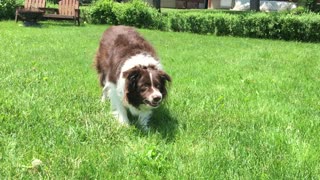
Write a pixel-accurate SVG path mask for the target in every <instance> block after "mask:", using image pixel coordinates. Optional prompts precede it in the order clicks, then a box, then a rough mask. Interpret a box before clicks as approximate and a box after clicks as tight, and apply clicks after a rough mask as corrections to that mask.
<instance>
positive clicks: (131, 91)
mask: <svg viewBox="0 0 320 180" xmlns="http://www.w3.org/2000/svg"><path fill="white" fill-rule="evenodd" d="M123 78H125V79H126V85H125V94H126V98H127V101H128V103H129V104H131V105H133V106H135V107H137V108H139V107H140V105H146V106H147V107H148V108H156V107H158V106H159V105H160V104H161V102H162V100H163V99H164V98H165V97H166V95H167V89H166V82H167V81H168V82H171V78H170V76H169V75H168V74H167V73H165V72H164V71H162V70H159V69H157V68H155V67H154V66H136V67H134V68H131V69H129V70H127V71H125V72H124V73H123Z"/></svg>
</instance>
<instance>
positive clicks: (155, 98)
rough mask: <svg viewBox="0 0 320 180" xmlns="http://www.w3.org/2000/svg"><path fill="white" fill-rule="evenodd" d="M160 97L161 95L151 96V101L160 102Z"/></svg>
mask: <svg viewBox="0 0 320 180" xmlns="http://www.w3.org/2000/svg"><path fill="white" fill-rule="evenodd" d="M161 99H162V97H161V96H156V97H153V102H155V103H158V102H160V101H161Z"/></svg>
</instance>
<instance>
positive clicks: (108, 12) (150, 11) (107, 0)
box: [88, 0, 166, 29]
mask: <svg viewBox="0 0 320 180" xmlns="http://www.w3.org/2000/svg"><path fill="white" fill-rule="evenodd" d="M88 14H89V19H88V21H89V22H92V23H95V24H98V23H99V24H115V25H117V24H123V25H130V26H136V27H141V28H150V29H164V28H165V27H166V24H165V21H164V19H165V17H164V16H161V14H160V13H159V12H158V11H157V10H156V9H154V8H152V7H151V6H149V5H148V4H147V3H146V2H143V1H140V0H131V1H130V2H128V3H118V2H114V1H113V0H99V1H97V2H96V3H95V4H94V5H93V6H92V7H91V8H90V9H89V13H88Z"/></svg>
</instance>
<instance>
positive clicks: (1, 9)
mask: <svg viewBox="0 0 320 180" xmlns="http://www.w3.org/2000/svg"><path fill="white" fill-rule="evenodd" d="M16 6H17V5H16V1H15V0H0V19H12V18H13V17H14V13H15V9H16Z"/></svg>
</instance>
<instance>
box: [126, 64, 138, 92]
mask: <svg viewBox="0 0 320 180" xmlns="http://www.w3.org/2000/svg"><path fill="white" fill-rule="evenodd" d="M140 76H141V71H140V69H139V68H138V67H134V68H132V69H129V70H127V71H125V72H123V77H124V78H125V79H126V80H127V85H128V89H129V90H132V89H136V88H137V80H138V79H139V78H140Z"/></svg>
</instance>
